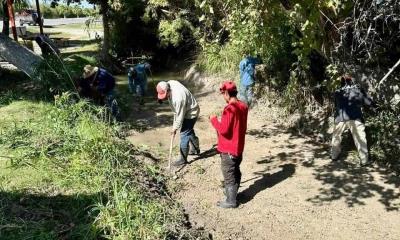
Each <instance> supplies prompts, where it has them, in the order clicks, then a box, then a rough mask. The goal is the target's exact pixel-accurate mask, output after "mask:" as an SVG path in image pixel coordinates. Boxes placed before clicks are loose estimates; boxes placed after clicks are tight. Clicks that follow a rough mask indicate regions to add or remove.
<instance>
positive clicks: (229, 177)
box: [220, 153, 242, 186]
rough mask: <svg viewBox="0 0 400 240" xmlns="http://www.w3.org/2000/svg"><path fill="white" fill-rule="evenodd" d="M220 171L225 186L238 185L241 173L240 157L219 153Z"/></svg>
mask: <svg viewBox="0 0 400 240" xmlns="http://www.w3.org/2000/svg"><path fill="white" fill-rule="evenodd" d="M220 155H221V170H222V175H223V176H224V184H225V186H232V185H235V184H237V185H238V186H239V185H240V180H241V178H242V173H241V172H240V163H241V162H242V156H239V157H236V156H233V155H231V154H228V153H221V154H220Z"/></svg>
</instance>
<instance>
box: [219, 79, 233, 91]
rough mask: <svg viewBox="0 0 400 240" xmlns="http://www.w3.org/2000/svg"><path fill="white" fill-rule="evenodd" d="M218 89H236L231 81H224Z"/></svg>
mask: <svg viewBox="0 0 400 240" xmlns="http://www.w3.org/2000/svg"><path fill="white" fill-rule="evenodd" d="M219 91H220V92H221V93H222V92H225V91H227V92H233V91H237V88H236V84H235V82H233V81H225V82H223V83H222V84H221V86H220V87H219Z"/></svg>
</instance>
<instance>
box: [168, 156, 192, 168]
mask: <svg viewBox="0 0 400 240" xmlns="http://www.w3.org/2000/svg"><path fill="white" fill-rule="evenodd" d="M187 163H188V162H187V161H186V160H185V159H183V158H182V157H180V158H179V159H178V160H176V161H175V162H173V163H172V165H173V166H175V167H179V166H182V165H184V164H187Z"/></svg>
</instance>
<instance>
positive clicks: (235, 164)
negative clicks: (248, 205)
mask: <svg viewBox="0 0 400 240" xmlns="http://www.w3.org/2000/svg"><path fill="white" fill-rule="evenodd" d="M219 90H220V92H221V94H222V96H223V98H224V100H225V101H226V103H227V104H228V105H226V106H225V108H224V111H223V112H222V116H221V119H220V120H218V118H217V116H215V115H211V116H210V121H211V124H212V125H213V127H214V128H215V129H216V130H217V132H218V151H219V152H220V155H221V169H222V174H223V176H224V183H225V189H224V193H225V195H226V199H225V200H224V201H219V202H217V206H219V207H222V208H236V207H237V201H236V196H237V192H238V189H239V184H240V179H241V176H242V174H241V172H240V163H241V162H242V153H243V149H244V142H245V135H246V130H247V113H248V107H247V105H246V104H245V103H243V102H241V101H239V100H238V98H237V93H238V91H237V88H236V85H235V83H234V82H232V81H226V82H224V83H222V85H221V87H220V89H219Z"/></svg>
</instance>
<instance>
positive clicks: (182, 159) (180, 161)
mask: <svg viewBox="0 0 400 240" xmlns="http://www.w3.org/2000/svg"><path fill="white" fill-rule="evenodd" d="M180 151H181V156H180V158H179V159H178V160H177V161H175V162H174V163H173V164H172V165H173V166H175V167H178V166H181V165H184V164H187V163H188V161H187V156H188V153H189V149H187V148H183V149H182V148H181V149H180Z"/></svg>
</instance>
